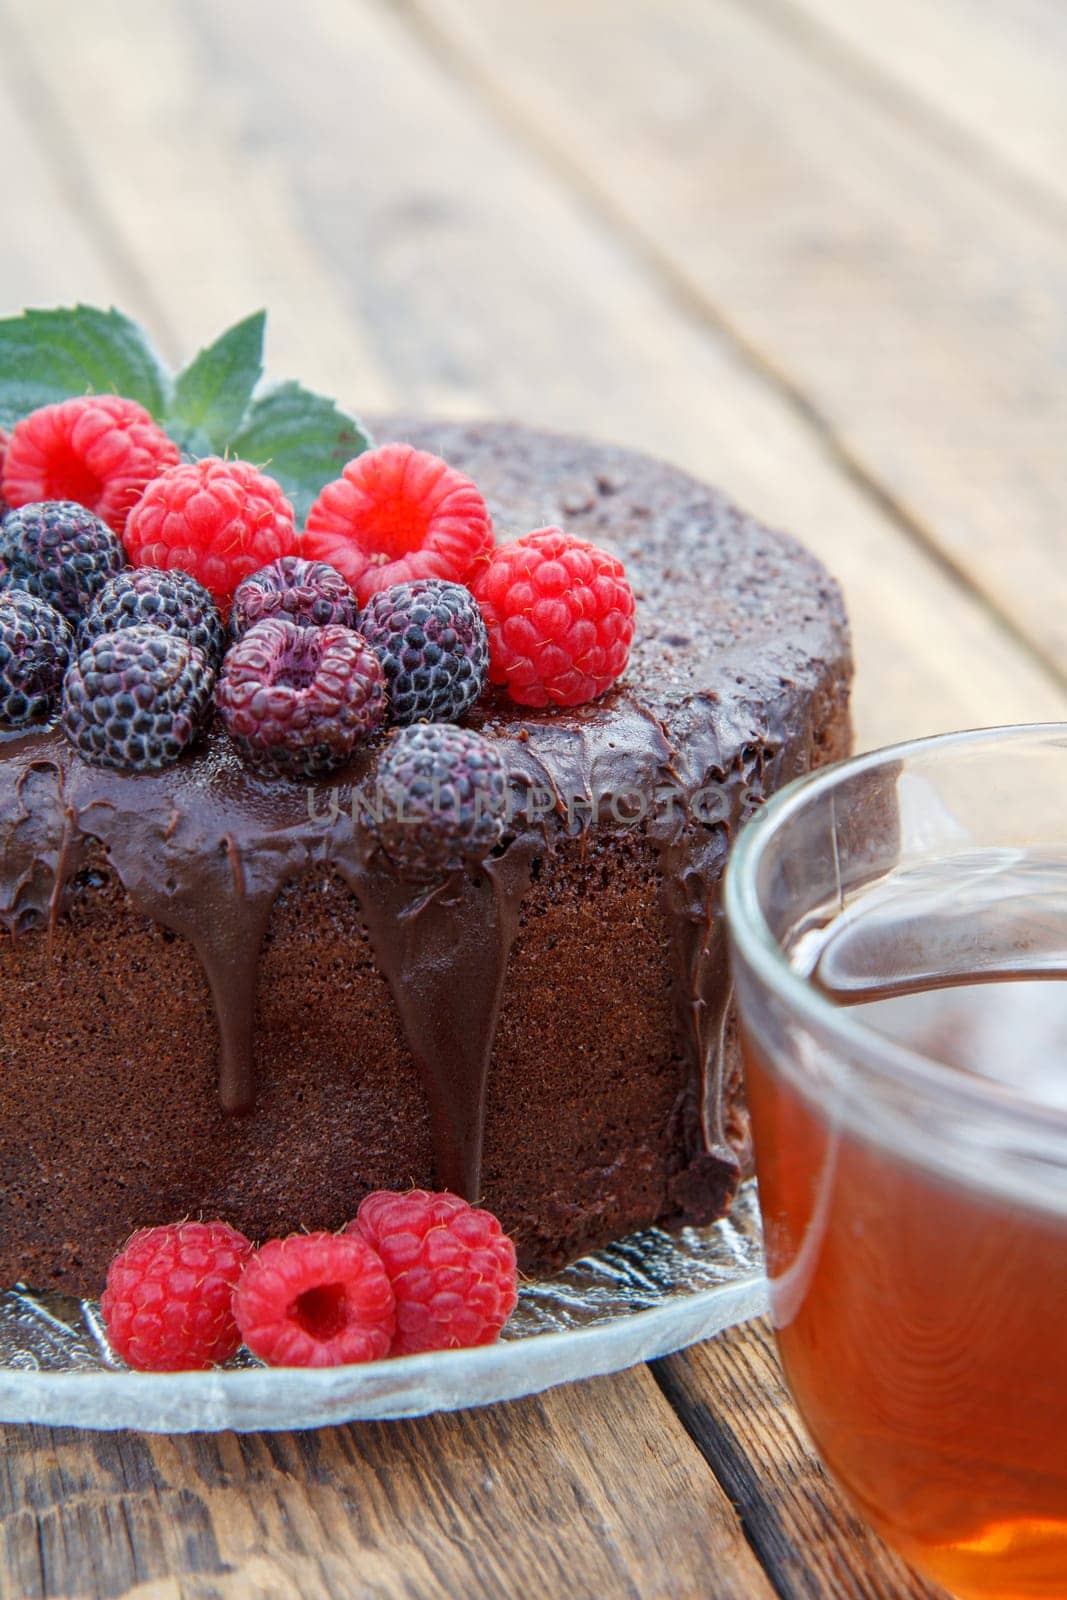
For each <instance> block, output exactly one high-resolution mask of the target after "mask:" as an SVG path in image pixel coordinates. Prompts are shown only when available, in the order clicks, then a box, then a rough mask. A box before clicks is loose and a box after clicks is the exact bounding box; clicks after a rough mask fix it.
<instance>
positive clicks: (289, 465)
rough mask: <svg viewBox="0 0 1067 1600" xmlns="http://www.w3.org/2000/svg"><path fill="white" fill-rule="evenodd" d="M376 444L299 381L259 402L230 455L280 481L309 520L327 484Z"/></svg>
mask: <svg viewBox="0 0 1067 1600" xmlns="http://www.w3.org/2000/svg"><path fill="white" fill-rule="evenodd" d="M369 444H370V435H369V434H368V433H367V432H366V431H365V430H364V428H363V427H362V426H361V424H360V423H358V422H357V421H356V420H355V418H354V417H350V416H348V415H347V414H346V413H345V412H344V411H341V410H340V408H339V407H338V406H336V405H334V403H333V401H332V400H327V399H325V398H324V397H323V396H322V395H317V394H312V393H311V391H310V390H308V389H305V388H304V387H303V385H302V384H299V383H280V384H277V385H276V386H275V387H273V388H271V389H265V390H264V391H263V393H262V394H261V395H258V396H257V397H256V399H255V400H253V402H252V404H251V406H250V407H249V411H248V415H247V417H246V418H245V421H244V423H243V424H242V426H241V427H240V429H239V430H238V431H237V433H235V434H234V436H233V438H232V439H231V440H230V454H231V455H235V456H240V457H241V459H242V460H244V461H251V462H253V463H254V464H255V465H256V466H259V467H262V468H263V469H264V470H265V471H266V472H269V473H270V475H271V477H272V478H277V479H278V482H279V483H280V484H281V486H282V488H283V489H284V490H285V492H286V494H287V495H288V496H289V498H290V500H292V502H293V507H294V509H295V511H296V515H297V519H298V521H300V522H303V520H304V518H305V517H306V516H307V514H308V511H309V510H310V509H311V503H312V501H313V500H314V499H315V497H316V495H317V494H318V492H319V490H320V489H321V488H322V487H323V485H324V484H327V483H329V481H330V479H331V478H337V477H339V476H340V474H341V468H342V467H343V466H344V465H345V462H346V461H351V459H352V457H353V456H358V455H359V454H360V452H361V451H363V450H366V448H367V446H368V445H369Z"/></svg>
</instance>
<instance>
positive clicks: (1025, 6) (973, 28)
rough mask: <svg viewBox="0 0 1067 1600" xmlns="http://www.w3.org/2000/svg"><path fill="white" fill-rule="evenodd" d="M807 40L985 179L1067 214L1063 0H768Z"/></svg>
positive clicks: (1066, 63)
mask: <svg viewBox="0 0 1067 1600" xmlns="http://www.w3.org/2000/svg"><path fill="white" fill-rule="evenodd" d="M765 3H769V4H771V5H774V6H776V7H777V8H778V17H779V21H780V23H781V25H783V26H793V27H796V28H798V29H802V30H803V29H811V28H812V27H814V28H815V29H817V30H819V31H820V32H821V34H822V38H819V37H818V34H816V33H811V32H809V33H808V35H807V38H808V44H809V47H811V48H814V49H823V48H826V47H828V46H829V47H830V48H833V47H834V46H835V45H836V46H837V47H838V48H839V49H840V48H841V47H843V49H844V51H845V52H846V54H844V55H842V56H840V58H839V62H838V65H839V68H840V70H842V71H844V72H846V73H847V72H849V71H856V70H861V71H863V72H865V73H866V74H867V76H866V79H865V81H866V83H867V84H868V86H869V88H870V90H871V92H872V93H873V94H875V95H876V96H878V97H881V96H882V95H884V94H885V93H886V92H887V91H888V92H889V93H890V94H892V95H896V96H899V97H900V98H899V99H898V102H897V103H898V106H899V109H900V110H901V112H902V113H903V114H904V115H907V114H909V112H910V113H911V114H912V115H917V116H919V117H921V118H923V119H924V120H925V127H926V131H927V132H929V133H930V134H931V136H933V137H939V136H940V137H942V138H944V139H946V140H948V142H949V143H950V145H952V147H953V148H955V149H956V150H957V151H958V152H959V153H960V154H961V155H963V156H964V157H965V158H967V159H972V160H977V161H978V162H985V163H986V165H987V168H988V171H989V173H990V175H991V176H995V177H997V178H999V180H1000V181H1002V182H1004V183H1005V184H1007V185H1008V186H1012V185H1014V186H1015V187H1016V188H1021V187H1023V186H1025V187H1026V188H1027V189H1028V190H1029V199H1030V201H1031V202H1032V203H1033V204H1036V205H1041V204H1043V203H1047V201H1048V200H1053V201H1054V202H1056V211H1057V212H1058V213H1059V215H1060V216H1061V218H1062V219H1063V220H1064V221H1067V161H1065V160H1064V152H1065V151H1067V93H1065V92H1064V75H1065V73H1067V12H1065V11H1064V8H1063V6H1062V4H1061V3H1060V0H1010V3H1006V0H938V3H937V4H936V5H930V4H929V3H928V0H850V3H849V4H848V5H847V6H842V5H839V4H837V3H836V0H765Z"/></svg>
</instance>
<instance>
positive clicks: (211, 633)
mask: <svg viewBox="0 0 1067 1600" xmlns="http://www.w3.org/2000/svg"><path fill="white" fill-rule="evenodd" d="M139 627H152V628H161V629H162V630H163V632H164V633H176V634H178V635H179V636H180V637H181V638H183V639H188V641H189V643H190V644H193V645H195V646H196V648H197V649H198V650H202V651H203V652H204V654H205V656H207V658H208V661H209V662H210V663H211V665H212V667H213V668H214V669H215V670H216V671H217V670H218V667H219V663H220V662H221V661H222V653H223V651H224V650H225V648H226V630H225V628H224V627H223V626H222V618H221V617H220V616H219V610H218V607H217V606H216V604H215V602H214V600H212V598H211V596H210V595H209V594H208V592H207V590H206V589H205V588H204V586H203V584H202V583H197V581H196V579H195V578H190V576H189V574H188V573H187V572H177V571H175V572H161V571H160V569H159V568H158V567H130V568H128V569H127V570H126V571H125V572H120V573H119V574H118V576H117V577H115V578H112V579H111V580H110V581H109V582H108V583H106V584H105V585H104V587H103V588H102V589H101V590H100V592H99V594H98V595H97V596H96V598H95V599H94V601H93V603H92V605H91V606H90V607H89V610H88V612H87V614H86V616H85V620H84V621H83V622H82V625H81V639H82V642H83V644H84V643H86V642H87V641H88V640H90V639H98V638H99V637H100V635H101V634H102V633H118V632H119V631H120V630H121V629H122V628H139Z"/></svg>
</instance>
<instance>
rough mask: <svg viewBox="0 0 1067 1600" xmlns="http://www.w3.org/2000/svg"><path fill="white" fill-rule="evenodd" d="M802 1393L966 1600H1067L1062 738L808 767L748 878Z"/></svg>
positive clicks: (779, 1287) (781, 1300)
mask: <svg viewBox="0 0 1067 1600" xmlns="http://www.w3.org/2000/svg"><path fill="white" fill-rule="evenodd" d="M726 910H727V918H728V922H729V929H730V937H731V946H732V956H733V968H734V976H735V982H736V985H737V993H738V1000H739V1006H740V1014H741V1022H742V1033H743V1039H744V1047H745V1055H746V1068H747V1081H748V1094H749V1102H750V1106H751V1112H752V1122H753V1132H754V1138H755V1149H756V1166H757V1174H758V1179H759V1192H760V1205H761V1209H762V1213H763V1220H764V1233H765V1238H766V1250H767V1270H768V1276H769V1279H770V1286H771V1305H772V1311H773V1316H774V1322H775V1327H776V1332H777V1339H778V1345H779V1349H780V1352H781V1357H782V1362H783V1365H784V1368H785V1372H786V1376H787V1380H788V1383H789V1386H790V1389H791V1390H792V1393H793V1395H794V1398H795V1399H796V1402H797V1405H798V1406H799V1408H800V1411H801V1413H802V1415H803V1417H804V1420H805V1422H806V1424H807V1426H808V1429H809V1431H810V1433H811V1436H812V1438H813V1440H814V1442H815V1444H816V1447H817V1448H818V1450H819V1452H820V1454H821V1455H822V1457H823V1459H824V1461H825V1462H826V1465H827V1467H828V1468H829V1469H830V1471H831V1472H832V1474H833V1475H834V1477H835V1478H836V1479H837V1480H838V1481H839V1482H840V1483H841V1485H842V1486H843V1487H844V1488H845V1490H846V1491H847V1492H848V1494H849V1495H850V1496H851V1498H852V1500H853V1501H854V1502H855V1504H856V1505H857V1506H858V1508H859V1510H860V1512H861V1514H862V1515H863V1516H864V1517H865V1518H866V1520H867V1521H869V1522H870V1523H871V1524H872V1525H873V1526H874V1527H875V1528H877V1529H878V1531H879V1532H880V1533H881V1534H882V1535H883V1536H884V1537H885V1538H886V1540H887V1541H888V1542H889V1543H890V1544H891V1545H893V1546H894V1547H895V1548H896V1549H897V1550H899V1551H900V1552H901V1553H902V1554H903V1555H904V1556H905V1557H906V1558H908V1559H909V1560H910V1561H911V1562H912V1563H913V1564H914V1566H915V1567H917V1568H918V1569H919V1570H920V1571H922V1572H924V1573H925V1574H927V1575H928V1576H929V1577H932V1578H934V1579H936V1580H938V1581H939V1582H941V1583H942V1584H944V1585H945V1587H946V1588H947V1589H949V1590H950V1591H951V1592H952V1593H953V1594H955V1595H957V1596H959V1597H961V1600H994V1597H996V1600H1021V1597H1023V1596H1026V1597H1028V1600H1033V1597H1037V1596H1041V1597H1045V1600H1053V1597H1056V1600H1062V1597H1063V1596H1065V1595H1067V725H1053V726H1034V727H1018V728H1001V729H992V730H988V731H984V732H978V733H964V734H952V735H946V736H944V737H941V738H936V739H926V740H921V741H916V742H915V743H912V744H906V745H900V746H897V747H895V748H892V749H889V750H884V751H879V752H876V753H874V754H872V755H866V756H861V757H858V758H856V759H855V760H852V761H848V762H844V763H842V764H841V765H839V766H837V767H834V768H829V769H826V770H824V771H821V772H818V773H816V774H813V775H812V776H810V777H808V778H805V779H802V780H800V781H799V782H798V783H796V784H793V785H792V786H791V787H790V788H788V789H787V790H785V791H784V792H783V793H781V794H779V795H778V796H776V797H775V798H774V799H773V800H771V801H770V802H769V803H768V804H767V805H766V806H765V807H764V808H763V809H762V811H761V812H760V813H759V814H758V815H757V816H756V818H755V819H754V820H753V821H752V822H750V823H749V824H748V825H747V826H746V828H745V829H744V830H743V832H742V834H741V836H740V838H739V840H738V842H737V845H736V846H735V849H734V852H733V856H732V860H731V864H730V868H729V872H728V876H727V887H726Z"/></svg>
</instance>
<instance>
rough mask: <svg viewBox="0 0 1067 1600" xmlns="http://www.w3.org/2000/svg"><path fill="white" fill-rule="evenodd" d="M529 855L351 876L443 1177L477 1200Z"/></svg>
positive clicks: (519, 853) (442, 1180)
mask: <svg viewBox="0 0 1067 1600" xmlns="http://www.w3.org/2000/svg"><path fill="white" fill-rule="evenodd" d="M530 855H531V851H530V850H529V848H526V849H521V848H516V847H513V848H512V849H511V850H509V851H508V853H507V855H506V857H505V858H503V859H501V860H490V861H487V862H486V863H485V864H484V866H483V867H481V868H476V869H475V870H474V871H473V872H472V873H471V874H469V875H464V874H455V875H454V876H453V877H451V878H450V879H449V880H448V881H447V883H445V884H442V885H439V886H438V887H437V888H435V889H430V890H427V889H425V888H423V889H422V890H421V891H420V890H413V889H412V887H411V886H409V885H404V884H400V883H398V882H397V881H396V879H395V878H394V877H393V875H392V874H391V873H389V872H387V871H385V870H381V869H379V871H378V872H377V873H376V874H375V875H374V876H373V877H372V878H369V879H367V878H365V879H363V881H362V883H360V882H359V881H358V880H357V881H354V882H353V881H352V880H351V878H349V881H350V882H351V883H352V887H353V888H354V889H355V890H356V892H357V893H358V894H360V902H361V905H362V909H363V915H364V920H365V922H366V925H367V930H368V934H369V936H370V941H371V944H372V946H373V948H374V952H375V955H376V956H377V959H378V964H379V966H380V967H381V970H382V972H383V973H384V974H385V976H386V978H387V980H388V982H389V986H390V988H391V990H392V994H393V998H394V1000H395V1002H396V1006H397V1010H398V1011H399V1013H400V1019H401V1022H402V1024H403V1028H404V1036H405V1038H406V1039H407V1042H408V1047H409V1049H410V1050H411V1054H412V1057H413V1059H414V1061H415V1064H416V1066H417V1068H418V1070H419V1073H420V1076H421V1078H422V1083H423V1087H424V1089H425V1092H426V1098H427V1101H428V1103H429V1107H430V1121H431V1127H432V1132H433V1146H434V1164H435V1168H436V1172H437V1180H438V1182H439V1183H440V1184H441V1185H442V1186H443V1187H444V1188H446V1189H451V1190H453V1192H454V1193H456V1194H461V1195H463V1196H464V1198H466V1199H468V1200H472V1201H473V1200H477V1199H478V1197H479V1195H480V1192H481V1174H482V1146H483V1142H484V1137H485V1108H486V1090H487V1086H488V1082H489V1066H490V1061H491V1058H492V1053H493V1041H494V1039H495V1037H496V1024H497V1017H498V1016H499V1013H500V1002H501V999H502V997H503V993H504V980H505V977H506V975H507V965H508V955H509V953H510V951H511V946H512V944H513V942H514V940H515V935H516V934H517V933H518V929H519V913H520V909H521V905H522V896H523V893H524V892H525V890H526V888H527V886H528V884H529V862H530ZM340 870H341V871H342V874H343V875H345V876H346V877H348V876H349V874H348V873H347V872H346V871H345V867H344V866H343V865H342V866H341V869H340ZM361 889H362V893H360V890H361Z"/></svg>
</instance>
